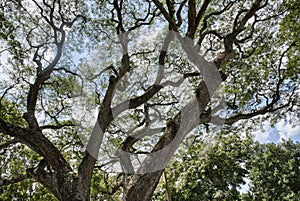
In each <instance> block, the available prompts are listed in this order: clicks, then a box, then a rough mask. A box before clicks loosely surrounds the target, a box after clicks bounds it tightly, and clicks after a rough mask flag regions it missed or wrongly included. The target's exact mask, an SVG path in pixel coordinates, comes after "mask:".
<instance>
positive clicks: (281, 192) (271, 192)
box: [248, 140, 300, 200]
mask: <svg viewBox="0 0 300 201" xmlns="http://www.w3.org/2000/svg"><path fill="white" fill-rule="evenodd" d="M253 151H254V153H253V157H252V160H251V171H250V174H249V178H250V179H251V187H250V192H249V193H248V196H249V198H251V200H264V199H269V198H272V199H273V200H297V199H299V193H300V188H299V185H298V183H299V181H300V177H299V175H300V172H299V143H293V142H292V141H291V140H288V141H284V142H282V143H279V144H274V143H269V144H258V143H256V144H255V146H254V150H253Z"/></svg>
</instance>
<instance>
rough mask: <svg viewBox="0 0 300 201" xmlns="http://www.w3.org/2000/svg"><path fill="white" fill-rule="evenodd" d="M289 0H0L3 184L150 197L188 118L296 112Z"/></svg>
mask: <svg viewBox="0 0 300 201" xmlns="http://www.w3.org/2000/svg"><path fill="white" fill-rule="evenodd" d="M298 4H299V3H298V2H297V1H288V2H287V3H283V2H279V1H268V0H266V1H262V0H255V1H250V0H249V1H243V2H240V1H227V0H224V1H211V0H204V1H196V0H188V1H187V0H183V1H172V0H167V1H165V2H161V1H158V0H152V1H150V0H147V1H142V2H140V1H136V2H132V1H123V0H113V1H106V0H100V1H98V0H95V1H77V0H75V1H72V0H70V1H60V0H52V1H50V0H49V1H47V0H43V1H41V0H33V1H26V0H25V1H10V0H9V1H5V2H1V5H0V7H1V14H0V17H1V25H0V26H1V32H0V37H1V46H2V49H1V55H2V58H3V59H2V60H1V68H2V69H3V71H4V72H5V73H4V74H3V75H2V77H1V93H2V95H1V99H0V101H1V107H0V109H1V118H0V133H1V145H0V147H1V149H2V150H3V155H2V156H1V158H2V160H1V179H0V183H1V185H2V186H4V187H3V188H2V190H3V191H4V190H5V188H8V189H11V190H10V191H8V192H12V190H14V188H15V187H17V188H18V189H19V190H14V194H6V195H5V194H4V196H8V195H10V196H19V197H20V199H29V198H32V199H50V200H51V199H54V197H55V198H56V199H58V200H65V201H66V200H72V201H77V200H78V201H79V200H80V201H82V200H90V199H91V198H92V199H118V198H119V199H121V197H122V199H123V200H130V201H133V200H138V201H142V200H150V199H151V196H152V194H153V192H154V190H155V188H156V186H157V184H158V183H159V179H160V177H161V175H162V173H163V171H164V167H165V165H166V164H167V162H168V161H169V160H170V158H171V156H172V155H173V153H174V152H175V150H176V148H177V147H178V146H179V144H180V142H181V141H182V139H183V138H184V136H185V135H187V134H188V133H191V131H193V129H197V128H199V127H200V128H201V127H203V125H206V126H207V125H208V126H209V128H210V129H211V130H212V131H213V132H215V131H217V128H218V125H219V124H222V123H224V124H227V125H228V126H229V127H230V129H231V130H234V129H236V128H237V129H241V127H246V128H248V129H249V128H250V126H252V125H251V122H250V121H244V120H249V119H253V121H257V119H258V118H255V117H258V116H260V117H261V119H260V120H261V121H262V120H267V119H271V120H272V121H273V122H276V121H277V120H278V119H280V118H285V117H286V116H287V115H292V114H297V115H299V113H298V112H297V110H298V109H299V105H297V100H298V98H299V90H298V91H297V89H298V86H299V68H298V67H299V60H298V59H297V58H298V55H299V43H298V38H297V34H298V33H299V29H298V27H297V26H295V27H294V26H292V25H293V24H294V22H297V21H298V20H299V16H298V13H299V12H298V11H297V8H299V6H297V5H298ZM291 5H292V6H291ZM155 28H156V29H155ZM157 28H160V30H157ZM149 32H150V34H149ZM143 34H148V35H149V36H151V37H145V36H144V37H140V36H141V35H143ZM287 34H289V36H290V37H288V38H287V37H286V35H287ZM149 38H150V39H151V40H154V42H152V41H151V40H149ZM141 75H142V76H141ZM222 86H223V89H222ZM91 89H92V90H91ZM223 93H226V98H223V99H222V98H219V96H220V95H221V94H223ZM222 102H225V103H226V106H224V107H225V108H224V107H223V106H222V104H221V103H222ZM79 106H82V109H80V107H79ZM95 108H97V109H98V114H97V115H96V116H95V118H94V122H93V123H94V124H92V125H89V124H88V123H90V122H92V118H91V117H92V115H91V114H92V113H93V109H95ZM74 110H75V111H74ZM74 114H75V115H74ZM78 114H81V115H82V116H80V115H78ZM262 115H263V116H262ZM78 117H80V118H78ZM297 120H298V118H295V119H293V121H297ZM291 123H293V122H291ZM194 131H195V130H194ZM87 133H88V134H90V136H88V135H86V134H87ZM192 133H194V134H195V132H192ZM196 135H197V132H196ZM165 150H168V151H167V152H164V151H165ZM165 153H166V154H165ZM159 154H160V155H159ZM164 154H165V155H164ZM98 155H99V160H98V161H97V158H98ZM157 155H158V156H160V157H157ZM217 156H218V155H217ZM232 157H233V156H231V155H229V156H228V160H229V161H231V162H232V161H233V158H232ZM157 158H160V159H163V160H159V161H157V160H155V159H157ZM135 164H138V165H137V166H136V165H135ZM20 167H21V168H20ZM109 167H118V168H119V169H120V170H121V173H120V174H117V173H115V174H113V175H112V176H111V175H108V170H109ZM237 168H238V167H237ZM228 174H229V173H228ZM18 182H25V183H23V184H24V186H22V185H21V186H20V185H16V183H18ZM27 182H28V183H27ZM33 182H37V183H38V184H37V183H33ZM25 184H26V185H28V186H29V188H32V189H31V190H30V189H29V190H25V187H26V186H25ZM221 184H222V181H220V184H216V185H221ZM6 186H8V187H6ZM35 186H36V187H35ZM42 186H43V187H42ZM39 189H40V190H39ZM45 189H47V191H48V192H49V193H50V194H52V195H49V194H44V193H43V192H44V191H46V190H45ZM227 190H228V189H227ZM231 194H233V195H234V194H235V192H232V193H231Z"/></svg>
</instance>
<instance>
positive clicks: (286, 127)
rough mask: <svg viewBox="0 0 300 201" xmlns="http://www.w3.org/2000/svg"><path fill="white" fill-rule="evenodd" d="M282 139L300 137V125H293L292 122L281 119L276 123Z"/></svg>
mask: <svg viewBox="0 0 300 201" xmlns="http://www.w3.org/2000/svg"><path fill="white" fill-rule="evenodd" d="M276 129H277V130H278V134H279V135H280V139H289V138H292V139H293V138H300V126H295V127H293V126H292V125H291V124H289V123H287V122H286V121H284V120H281V121H280V122H278V123H277V124H276Z"/></svg>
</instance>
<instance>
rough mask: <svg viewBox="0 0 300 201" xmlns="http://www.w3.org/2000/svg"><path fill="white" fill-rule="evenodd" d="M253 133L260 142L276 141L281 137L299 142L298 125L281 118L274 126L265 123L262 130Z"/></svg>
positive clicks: (299, 130) (299, 132) (299, 127)
mask: <svg viewBox="0 0 300 201" xmlns="http://www.w3.org/2000/svg"><path fill="white" fill-rule="evenodd" d="M253 135H254V138H255V139H256V140H258V141H259V142H261V143H268V142H275V143H278V142H280V141H282V139H289V138H291V139H292V140H293V141H298V142H300V125H296V126H295V125H294V126H293V125H291V124H289V123H288V122H287V121H285V120H284V119H282V120H280V121H279V122H278V123H277V124H275V126H274V127H271V126H270V124H265V125H264V126H263V130H259V131H255V132H254V133H253Z"/></svg>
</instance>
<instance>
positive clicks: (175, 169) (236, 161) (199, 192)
mask: <svg viewBox="0 0 300 201" xmlns="http://www.w3.org/2000/svg"><path fill="white" fill-rule="evenodd" d="M196 140H197V144H195V143H194V140H192V141H191V140H190V141H189V144H188V145H189V146H188V147H184V146H183V147H182V149H180V152H179V153H178V154H179V155H180V156H177V157H176V158H174V159H173V160H172V162H171V165H170V167H168V168H166V170H165V171H166V173H167V175H168V177H167V178H168V185H169V188H170V192H171V196H172V200H270V199H271V200H298V198H299V192H300V189H299V185H297V184H298V183H299V179H300V178H299V175H300V174H299V145H300V144H299V142H296V143H295V142H292V141H291V140H288V141H283V142H280V143H278V144H274V143H268V144H260V143H259V142H257V141H253V139H252V137H251V136H249V135H247V136H244V137H240V136H239V135H238V134H237V133H234V134H232V133H230V134H225V133H223V134H222V135H219V136H217V137H216V139H215V142H214V143H212V142H207V141H206V139H196ZM246 178H247V179H248V185H249V189H247V192H243V191H241V186H242V185H244V184H246ZM164 185H165V183H164V182H161V183H160V186H159V188H158V189H157V191H156V193H155V200H165V197H166V195H165V194H166V192H165V187H164Z"/></svg>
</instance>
